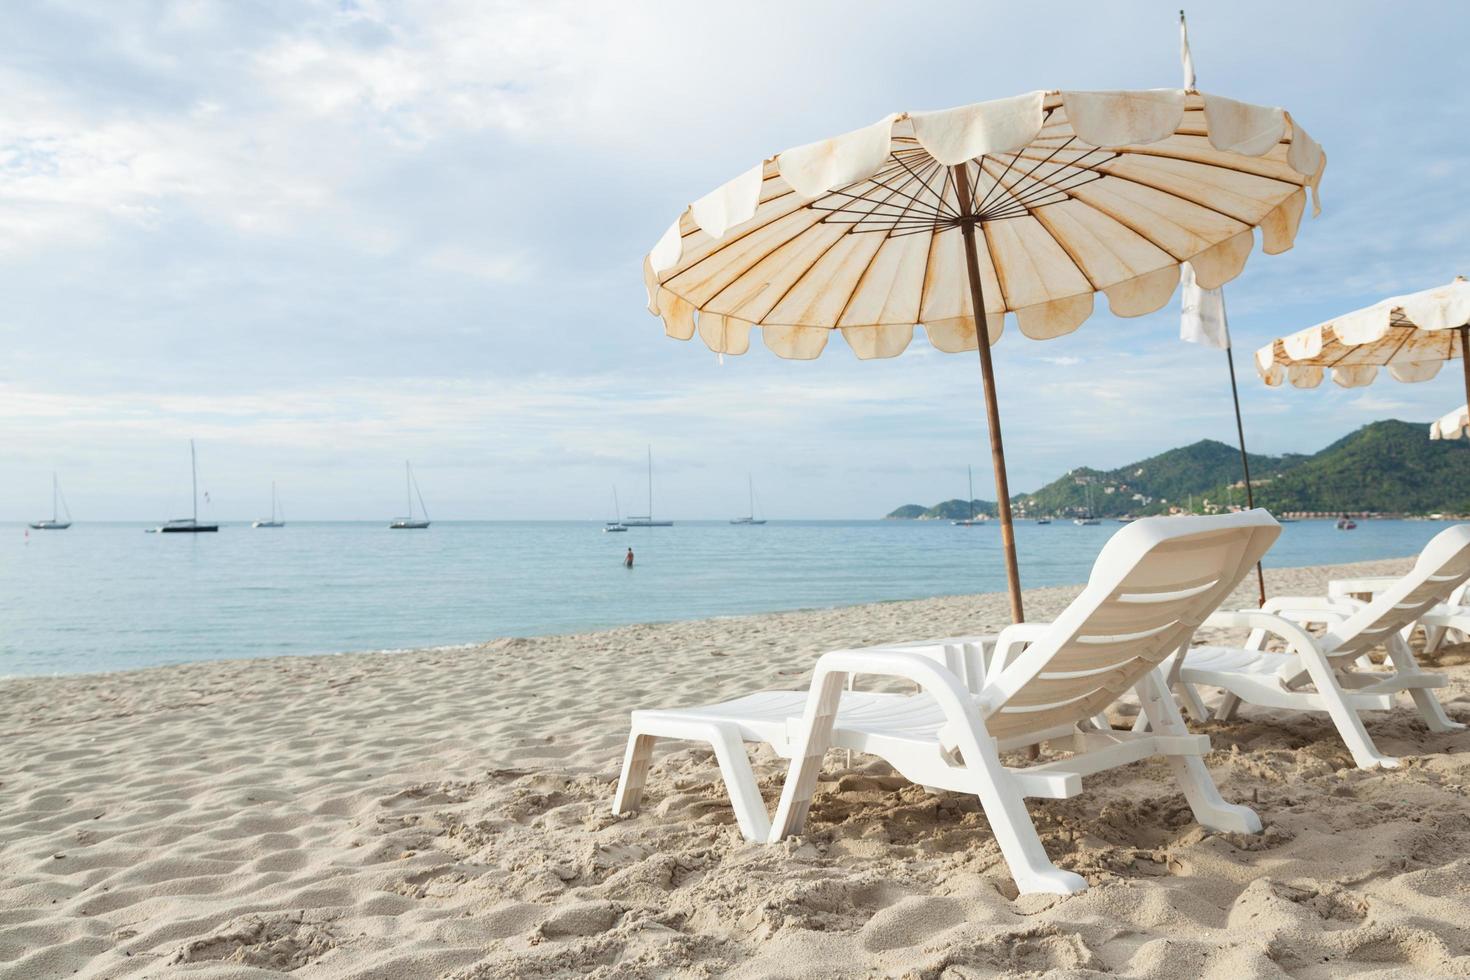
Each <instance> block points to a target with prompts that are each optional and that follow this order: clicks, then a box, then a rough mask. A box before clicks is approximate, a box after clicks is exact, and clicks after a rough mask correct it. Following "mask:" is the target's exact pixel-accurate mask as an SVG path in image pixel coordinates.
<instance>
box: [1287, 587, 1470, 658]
mask: <svg viewBox="0 0 1470 980" xmlns="http://www.w3.org/2000/svg"><path fill="white" fill-rule="evenodd" d="M1398 581H1399V576H1397V575H1379V576H1373V577H1369V578H1349V579H1334V580H1333V581H1331V582H1328V583H1327V596H1328V598H1329V599H1333V600H1338V599H1353V600H1356V599H1357V598H1358V597H1359V596H1361V595H1366V596H1367V597H1368V600H1367V601H1371V600H1372V598H1373V597H1374V596H1376V595H1377V594H1378V593H1380V592H1383V591H1385V590H1386V589H1391V588H1393V587H1394V586H1395V585H1397V584H1398ZM1303 602H1308V603H1313V604H1318V603H1321V600H1320V599H1318V598H1315V597H1314V598H1311V599H1302V598H1300V597H1294V598H1290V599H1286V600H1283V601H1280V602H1277V601H1274V600H1271V599H1267V600H1266V605H1265V606H1263V607H1262V608H1264V609H1266V610H1267V611H1268V612H1275V611H1277V609H1287V610H1289V609H1291V608H1292V607H1300V606H1301V605H1302V603H1303ZM1331 605H1332V607H1333V608H1339V607H1344V608H1347V609H1348V610H1350V611H1356V609H1357V606H1354V605H1351V604H1347V603H1332V604H1331ZM1446 607H1448V608H1446ZM1430 612H1431V613H1433V614H1435V615H1434V616H1433V617H1432V618H1433V619H1434V620H1435V621H1436V622H1438V621H1448V624H1447V625H1444V626H1436V625H1433V624H1432V623H1426V624H1425V625H1424V652H1425V653H1426V654H1428V653H1434V652H1435V651H1436V650H1438V649H1439V648H1440V647H1441V646H1442V645H1443V644H1444V642H1445V640H1447V639H1448V640H1449V641H1450V642H1452V643H1464V642H1465V638H1466V636H1467V635H1470V582H1466V583H1465V584H1464V585H1461V586H1460V587H1459V588H1458V589H1456V590H1455V591H1453V592H1451V593H1450V597H1449V600H1448V601H1447V602H1445V604H1444V606H1436V607H1435V608H1434V609H1432V610H1430ZM1418 625H1419V624H1418V623H1415V624H1414V626H1418ZM1412 632H1413V628H1412V627H1409V628H1408V629H1407V630H1406V631H1405V634H1404V638H1405V639H1408V637H1409V636H1410V635H1411V634H1412Z"/></svg>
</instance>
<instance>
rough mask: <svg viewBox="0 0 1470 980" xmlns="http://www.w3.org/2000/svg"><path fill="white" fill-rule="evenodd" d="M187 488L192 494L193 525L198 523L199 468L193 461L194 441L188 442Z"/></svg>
mask: <svg viewBox="0 0 1470 980" xmlns="http://www.w3.org/2000/svg"><path fill="white" fill-rule="evenodd" d="M189 487H190V488H191V490H192V491H193V494H194V523H195V524H198V523H199V466H198V464H197V463H196V462H195V460H194V440H193V439H190V440H189Z"/></svg>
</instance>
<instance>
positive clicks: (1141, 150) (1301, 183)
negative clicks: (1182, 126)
mask: <svg viewBox="0 0 1470 980" xmlns="http://www.w3.org/2000/svg"><path fill="white" fill-rule="evenodd" d="M1175 135H1176V136H1177V135H1190V134H1179V133H1176V134H1175ZM1201 138H1207V137H1201ZM1288 145H1290V144H1288ZM1119 152H1120V153H1132V154H1134V155H1136V156H1141V157H1157V158H1158V159H1160V160H1179V161H1181V162H1183V163H1197V164H1199V165H1200V166H1202V167H1214V168H1216V169H1218V170H1228V171H1230V172H1231V173H1233V174H1242V175H1244V176H1246V177H1259V178H1260V179H1261V180H1269V181H1272V182H1274V183H1277V184H1285V185H1287V186H1288V187H1296V188H1303V187H1306V186H1308V184H1307V181H1308V180H1309V179H1310V176H1305V175H1304V176H1302V178H1301V180H1286V179H1284V178H1282V177H1273V176H1272V175H1270V174H1263V173H1257V172H1256V171H1255V170H1247V169H1245V168H1243V167H1238V166H1235V165H1233V164H1229V163H1217V162H1215V161H1213V160H1202V159H1200V158H1199V157H1196V156H1191V155H1189V154H1187V153H1186V152H1183V151H1180V152H1173V153H1170V152H1167V148H1160V147H1159V146H1158V145H1157V144H1152V145H1148V146H1143V145H1135V146H1130V147H1128V148H1127V149H1126V150H1120V151H1119ZM1215 152H1216V153H1223V152H1225V151H1223V150H1216V151H1215ZM1235 155H1236V156H1243V155H1244V154H1235ZM1259 159H1261V160H1263V161H1264V160H1265V159H1266V158H1265V156H1264V155H1263V156H1261V157H1260V158H1259ZM1286 166H1287V167H1288V168H1290V166H1291V164H1286ZM1292 172H1293V173H1295V172H1296V171H1292Z"/></svg>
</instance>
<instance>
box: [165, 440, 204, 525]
mask: <svg viewBox="0 0 1470 980" xmlns="http://www.w3.org/2000/svg"><path fill="white" fill-rule="evenodd" d="M189 487H190V491H191V492H192V494H193V497H194V516H193V517H179V518H175V519H174V520H171V521H167V522H165V523H163V524H160V525H159V526H158V527H157V528H155V529H154V530H155V531H157V532H158V533H159V534H208V533H213V532H215V531H218V530H219V525H218V524H200V523H199V464H198V461H197V459H196V457H195V455H194V440H193V439H190V440H189Z"/></svg>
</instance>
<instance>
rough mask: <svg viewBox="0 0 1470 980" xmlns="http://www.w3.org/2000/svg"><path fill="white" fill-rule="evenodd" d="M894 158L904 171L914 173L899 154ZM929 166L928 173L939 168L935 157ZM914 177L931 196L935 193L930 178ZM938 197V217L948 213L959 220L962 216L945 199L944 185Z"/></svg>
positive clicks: (931, 158) (894, 155)
mask: <svg viewBox="0 0 1470 980" xmlns="http://www.w3.org/2000/svg"><path fill="white" fill-rule="evenodd" d="M892 156H893V159H895V160H897V161H898V164H899V166H901V167H903V169H905V170H907V171H908V172H909V173H911V174H913V173H914V171H913V169H912V168H911V167H910V166H909V165H908V164H907V163H905V162H904V161H903V160H902V159H901V158H900V157H899V155H898V154H897V153H894V154H892ZM925 156H928V154H927V153H926V154H925ZM929 164H930V166H929V167H928V168H926V172H927V173H931V174H932V173H933V168H934V167H938V166H939V161H938V160H935V159H934V158H933V157H929ZM914 177H915V178H916V179H918V181H919V183H921V184H923V185H924V190H926V191H928V192H929V193H930V194H933V193H934V188H933V187H931V186H930V184H929V180H928V178H926V177H919V175H918V174H914ZM936 197H937V199H938V201H939V206H938V208H937V209H936V216H937V215H938V214H939V213H947V214H949V216H950V217H952V218H958V217H959V216H960V214H959V211H957V210H955V209H954V208H951V207H950V206H949V202H948V201H946V200H945V199H944V187H943V185H941V186H940V193H939V194H938V195H936Z"/></svg>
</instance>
